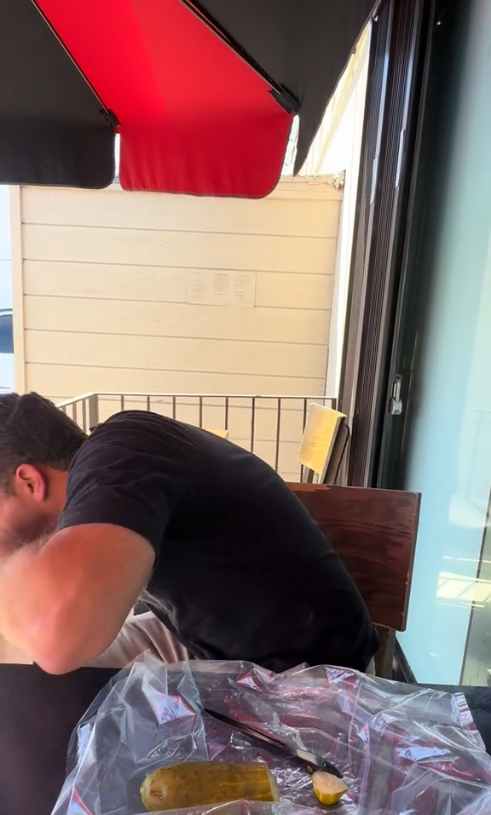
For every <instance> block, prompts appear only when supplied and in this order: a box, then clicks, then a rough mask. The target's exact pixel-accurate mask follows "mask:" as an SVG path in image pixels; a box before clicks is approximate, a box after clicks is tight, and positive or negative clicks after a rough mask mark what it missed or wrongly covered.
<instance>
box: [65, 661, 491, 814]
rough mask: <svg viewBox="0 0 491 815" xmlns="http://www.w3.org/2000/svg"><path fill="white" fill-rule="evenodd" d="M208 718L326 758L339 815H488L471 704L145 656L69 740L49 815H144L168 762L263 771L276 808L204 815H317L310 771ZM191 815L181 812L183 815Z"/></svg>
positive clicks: (356, 681) (487, 787)
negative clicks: (247, 764) (337, 788)
mask: <svg viewBox="0 0 491 815" xmlns="http://www.w3.org/2000/svg"><path fill="white" fill-rule="evenodd" d="M204 707H207V708H210V709H212V710H215V711H217V712H221V713H228V714H229V715H230V716H232V717H235V718H237V719H240V720H242V721H245V722H251V723H255V725H256V727H258V726H259V727H260V728H261V729H263V730H264V732H267V733H270V734H272V735H275V736H277V737H280V738H281V739H282V740H283V741H285V742H288V743H290V744H291V745H296V746H298V747H301V748H303V749H306V750H309V751H311V752H314V753H317V754H320V755H322V756H324V757H325V758H327V759H328V760H329V761H331V762H332V763H334V764H335V765H337V766H338V767H339V769H340V770H341V771H342V772H343V774H344V776H345V780H346V782H347V783H348V785H349V792H348V793H347V794H346V796H345V797H344V798H343V799H342V801H341V802H340V803H339V804H337V805H335V807H333V808H331V810H332V811H333V812H334V813H335V815H490V813H491V758H490V757H489V756H488V755H487V754H486V753H485V751H484V746H483V743H482V740H481V737H480V735H479V733H478V731H477V729H476V727H475V725H474V723H473V720H472V717H471V715H470V712H469V710H468V708H467V704H466V701H465V699H464V696H463V695H461V694H456V695H451V694H446V693H442V692H438V691H433V690H428V689H415V688H414V687H411V686H409V685H403V684H397V683H395V682H388V681H386V680H382V679H376V678H372V677H368V676H365V675H362V674H358V673H356V672H354V671H349V670H343V669H339V668H326V667H321V668H313V669H299V670H296V671H292V672H289V673H287V674H281V675H275V674H271V673H269V672H268V671H265V670H263V669H261V668H257V667H255V666H253V665H251V664H248V663H239V662H237V663H230V662H229V663H225V662H224V663H219V662H187V663H179V664H176V665H168V666H166V665H163V664H162V663H161V662H158V661H157V660H155V659H154V658H153V657H150V656H144V657H142V658H140V660H139V661H137V662H136V663H134V664H133V665H132V666H131V667H129V668H127V669H125V670H124V671H122V672H121V673H120V674H118V675H117V676H116V677H115V679H114V680H113V682H112V683H111V684H110V685H109V686H108V687H107V688H106V689H105V690H104V691H103V692H102V693H101V694H100V695H99V697H98V699H96V701H95V702H94V704H93V705H92V707H91V708H90V709H89V711H88V712H87V714H86V716H85V717H84V719H83V720H82V722H81V723H80V725H79V727H78V729H77V732H76V734H75V735H74V737H73V739H72V744H71V747H70V755H69V770H71V771H70V774H69V776H68V778H67V780H66V782H65V785H64V788H63V790H62V792H61V794H60V798H59V800H58V803H57V805H56V807H55V809H54V811H53V815H140V813H142V812H143V811H144V807H143V805H142V803H141V800H140V795H139V789H140V785H141V783H142V781H143V779H144V777H145V776H146V775H147V773H149V772H151V771H152V770H154V769H156V768H158V767H161V766H163V765H166V764H172V763H175V762H184V761H202V760H209V759H213V760H217V761H227V760H239V761H241V760H243V761H250V760H263V761H265V762H267V764H268V765H269V767H270V768H271V769H272V771H273V773H274V775H275V776H276V778H277V781H278V783H279V786H280V791H281V801H280V803H277V804H264V803H252V802H250V803H244V802H235V803H231V804H227V805H225V806H215V807H213V806H210V807H207V808H200V809H198V810H194V812H195V813H196V815H204V814H205V813H206V814H207V813H213V815H249V813H250V815H256V813H257V815H296V814H297V813H298V815H302V813H305V815H309V812H310V815H313V810H314V809H317V810H318V811H319V810H322V809H324V810H325V808H323V807H321V805H320V804H319V803H318V802H317V799H316V798H315V796H314V793H313V790H312V783H311V779H310V776H309V775H308V774H307V772H306V771H305V770H304V769H302V768H301V767H300V766H299V765H298V764H296V762H295V760H294V759H290V758H285V759H283V758H279V757H278V756H273V755H271V754H270V753H268V752H267V751H262V750H258V749H257V748H256V747H253V746H251V744H250V743H249V742H248V740H247V738H246V737H244V736H242V735H241V734H239V733H237V732H236V731H234V730H232V729H231V728H229V727H228V726H227V725H225V724H222V723H221V722H218V721H216V720H214V719H211V718H210V717H208V716H207V715H206V714H202V712H201V711H202V709H203V708H204ZM181 812H182V810H181Z"/></svg>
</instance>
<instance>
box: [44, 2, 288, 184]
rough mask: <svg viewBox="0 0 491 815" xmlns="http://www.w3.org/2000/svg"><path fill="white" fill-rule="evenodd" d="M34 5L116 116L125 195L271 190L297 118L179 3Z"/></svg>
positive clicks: (261, 80)
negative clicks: (136, 191)
mask: <svg viewBox="0 0 491 815" xmlns="http://www.w3.org/2000/svg"><path fill="white" fill-rule="evenodd" d="M231 2H233V0H231ZM38 5H39V7H40V8H41V9H42V11H43V13H44V14H45V15H46V17H47V18H48V19H49V21H50V23H51V24H52V26H53V27H54V28H55V30H56V31H57V33H58V35H59V37H60V38H61V40H62V42H63V43H64V45H65V46H66V47H67V49H68V50H69V52H70V53H71V55H72V57H73V58H74V60H75V61H76V62H77V64H78V65H79V67H80V68H81V70H82V71H83V73H84V74H85V76H86V78H87V79H88V81H89V82H90V83H91V85H92V86H93V88H94V89H95V90H96V92H97V94H98V95H99V97H100V98H101V99H102V101H103V102H104V104H105V106H106V107H108V108H110V109H111V110H112V111H114V112H115V114H116V116H117V119H118V122H119V129H120V133H121V156H120V172H119V176H120V182H121V185H122V186H123V187H124V188H125V189H128V190H166V191H168V192H179V193H194V194H201V195H219V196H220V195H223V196H225V195H238V194H239V195H242V196H247V197H260V196H264V195H266V194H268V193H269V192H270V191H271V190H272V189H273V188H274V187H275V185H276V183H277V181H278V177H279V175H280V172H281V168H282V164H283V159H284V155H285V149H286V143H287V140H288V134H289V130H290V125H291V120H292V114H288V113H287V112H286V111H285V110H283V109H282V108H281V107H280V105H278V103H277V102H276V101H275V100H274V98H273V97H272V96H271V94H270V92H269V91H270V86H269V85H268V84H267V83H266V82H265V81H264V80H263V79H262V78H261V77H260V76H258V75H257V74H256V73H254V71H252V70H251V68H250V67H249V66H248V65H247V64H246V63H245V62H243V61H242V60H241V59H240V58H239V57H238V56H237V54H235V53H234V52H233V51H232V50H231V49H230V48H229V47H228V46H227V45H226V44H225V43H224V42H223V41H222V40H221V39H220V38H219V37H217V36H216V35H215V34H214V33H213V32H212V31H211V30H210V29H209V28H208V27H207V26H206V25H204V24H203V23H202V22H201V21H200V20H199V19H198V17H196V16H195V15H194V14H193V13H192V12H191V11H190V10H189V9H188V8H187V7H186V6H185V5H184V4H183V3H182V2H181V0H137V1H136V2H132V0H63V2H60V0H38Z"/></svg>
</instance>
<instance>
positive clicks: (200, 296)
mask: <svg viewBox="0 0 491 815" xmlns="http://www.w3.org/2000/svg"><path fill="white" fill-rule="evenodd" d="M255 299H256V275H255V274H254V273H253V272H226V271H214V270H210V271H208V270H201V269H200V270H197V269H196V270H194V271H189V272H188V274H187V279H186V302H187V303H191V304H194V305H202V306H241V307H245V308H254V305H255Z"/></svg>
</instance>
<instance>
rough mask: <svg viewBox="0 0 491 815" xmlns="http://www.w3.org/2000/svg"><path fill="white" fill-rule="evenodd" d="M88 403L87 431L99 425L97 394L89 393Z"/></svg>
mask: <svg viewBox="0 0 491 815" xmlns="http://www.w3.org/2000/svg"><path fill="white" fill-rule="evenodd" d="M87 401H88V403H89V430H90V429H91V428H92V427H95V425H96V424H99V394H98V393H91V394H90V396H89V398H88V400H87Z"/></svg>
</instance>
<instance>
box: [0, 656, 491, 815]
mask: <svg viewBox="0 0 491 815" xmlns="http://www.w3.org/2000/svg"><path fill="white" fill-rule="evenodd" d="M115 673H117V672H116V671H111V670H103V669H94V668H84V669H82V670H79V671H75V672H74V673H72V674H67V675H66V676H48V675H47V674H45V673H43V672H42V671H41V670H40V669H39V668H37V667H36V666H34V665H0V815H27V813H29V815H51V810H52V808H53V806H54V804H55V802H56V799H57V796H58V793H59V791H60V788H61V786H62V783H63V781H64V778H65V768H66V753H67V747H68V742H69V739H70V735H71V733H72V731H73V730H74V728H75V726H76V724H77V722H78V721H79V719H80V718H81V717H82V715H83V714H84V712H85V711H86V709H87V708H88V706H89V705H90V703H91V702H92V700H93V699H94V697H95V696H96V695H97V693H98V692H99V691H100V690H101V689H102V688H103V687H104V685H105V684H106V683H107V682H108V681H109V680H110V679H111V678H112V677H113V676H114V675H115ZM434 687H438V686H434ZM439 689H441V690H449V691H452V692H456V691H458V690H460V691H463V692H464V693H465V696H466V698H467V702H468V704H469V707H470V709H471V711H472V714H473V716H474V720H475V722H476V725H477V727H478V728H479V730H480V732H481V735H482V737H483V739H484V742H485V744H486V749H487V751H488V753H490V755H491V688H462V687H456V686H453V687H441V686H440V687H439Z"/></svg>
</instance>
